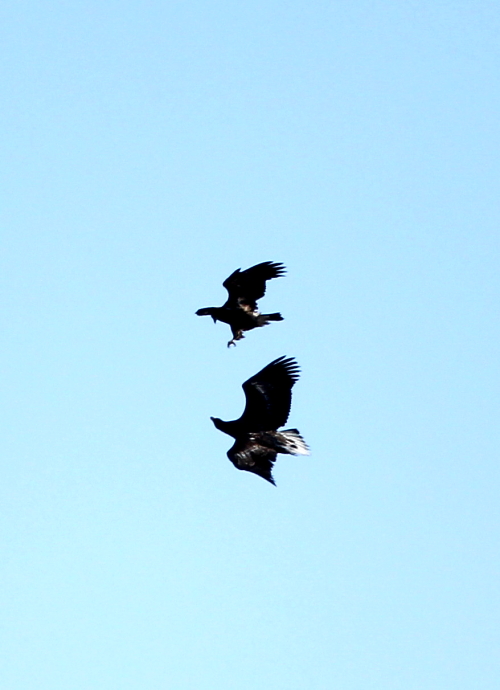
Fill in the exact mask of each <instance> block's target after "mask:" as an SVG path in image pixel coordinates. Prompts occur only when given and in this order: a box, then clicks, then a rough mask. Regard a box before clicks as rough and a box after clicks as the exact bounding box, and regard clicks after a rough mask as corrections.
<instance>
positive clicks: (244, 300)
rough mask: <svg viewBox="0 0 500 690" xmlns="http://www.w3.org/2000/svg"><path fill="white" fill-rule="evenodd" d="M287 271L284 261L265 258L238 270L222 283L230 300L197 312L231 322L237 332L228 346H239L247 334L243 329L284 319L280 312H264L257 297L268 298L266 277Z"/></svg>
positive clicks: (230, 324)
mask: <svg viewBox="0 0 500 690" xmlns="http://www.w3.org/2000/svg"><path fill="white" fill-rule="evenodd" d="M284 274H285V267H284V266H283V264H277V263H273V262H272V261H264V262H263V263H261V264H257V265H256V266H252V267H251V268H247V269H246V271H242V270H241V269H239V268H238V269H237V270H236V271H234V273H231V275H230V276H229V278H226V280H225V281H224V282H223V283H222V285H223V286H224V287H225V288H226V290H227V292H228V298H227V302H226V303H225V304H223V305H222V307H204V308H203V309H198V311H197V312H196V313H197V315H198V316H211V317H212V319H213V320H214V323H216V322H217V321H223V322H224V323H227V324H229V326H230V327H231V332H232V334H233V337H232V339H231V340H230V341H229V342H228V344H227V346H228V347H230V346H231V345H236V341H237V340H241V339H242V338H244V337H245V336H244V335H243V331H251V330H252V329H253V328H259V327H260V326H267V324H268V323H269V322H270V321H283V317H282V316H281V314H279V313H275V314H261V313H260V312H259V310H258V309H257V300H258V299H260V298H261V297H264V294H265V292H266V280H271V278H280V277H281V276H282V275H284Z"/></svg>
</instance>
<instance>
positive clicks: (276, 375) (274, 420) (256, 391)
mask: <svg viewBox="0 0 500 690" xmlns="http://www.w3.org/2000/svg"><path fill="white" fill-rule="evenodd" d="M299 371H300V369H299V366H298V364H297V362H296V361H295V360H294V359H293V357H278V359H275V360H274V361H273V362H271V363H270V364H268V365H267V367H264V369H262V371H259V373H258V374H255V376H252V378H250V379H248V381H245V383H244V384H243V390H244V392H245V396H246V405H245V410H244V412H243V414H242V416H241V418H240V419H239V423H240V424H241V427H242V428H244V429H246V430H247V431H275V430H276V429H278V428H279V427H280V426H283V425H284V424H286V420H287V419H288V415H289V414H290V405H291V403H292V386H293V385H294V383H295V382H296V381H298V378H299Z"/></svg>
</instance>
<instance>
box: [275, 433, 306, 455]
mask: <svg viewBox="0 0 500 690" xmlns="http://www.w3.org/2000/svg"><path fill="white" fill-rule="evenodd" d="M277 436H278V439H279V442H280V445H283V450H284V452H286V453H290V455H309V454H310V451H309V446H308V445H307V443H306V442H305V441H304V439H303V438H302V436H301V435H300V432H299V430H298V429H285V430H284V431H279V432H278V433H277Z"/></svg>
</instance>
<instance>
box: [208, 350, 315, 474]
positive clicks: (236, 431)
mask: <svg viewBox="0 0 500 690" xmlns="http://www.w3.org/2000/svg"><path fill="white" fill-rule="evenodd" d="M298 378H299V367H298V365H297V362H296V361H295V360H294V359H293V358H292V357H288V358H287V357H278V359H275V360H274V361H273V362H271V363H270V364H268V365H267V367H264V369H262V370H261V371H259V373H258V374H255V376H252V377H251V378H249V379H248V381H245V383H244V384H243V391H244V393H245V397H246V405H245V409H244V411H243V414H242V415H241V417H240V418H239V419H236V420H234V421H232V422H224V421H222V419H219V418H218V417H210V419H211V420H212V422H213V423H214V425H215V426H216V428H217V429H219V430H220V431H223V432H224V433H225V434H229V436H232V437H233V438H234V439H235V441H234V444H233V446H232V447H231V448H230V449H229V451H228V453H227V457H228V458H229V459H230V460H231V462H232V463H233V465H234V466H235V467H236V468H237V469H239V470H246V471H247V472H254V473H255V474H258V475H259V476H260V477H263V478H264V479H266V480H267V481H268V482H271V484H275V481H274V479H273V475H272V469H273V465H274V462H275V460H276V455H277V454H278V453H282V454H284V455H309V448H308V446H307V444H306V442H305V441H304V439H303V438H302V436H301V435H300V433H299V431H298V430H297V429H284V430H283V431H278V429H279V428H280V427H281V426H284V425H285V424H286V422H287V420H288V415H289V414H290V406H291V403H292V387H293V385H294V384H295V382H296V381H298Z"/></svg>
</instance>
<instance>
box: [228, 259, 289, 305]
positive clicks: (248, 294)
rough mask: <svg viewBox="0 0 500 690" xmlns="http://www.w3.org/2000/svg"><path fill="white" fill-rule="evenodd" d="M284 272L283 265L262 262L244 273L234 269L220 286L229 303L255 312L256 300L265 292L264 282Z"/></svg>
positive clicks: (278, 276)
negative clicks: (225, 292) (222, 287)
mask: <svg viewBox="0 0 500 690" xmlns="http://www.w3.org/2000/svg"><path fill="white" fill-rule="evenodd" d="M285 272H286V269H285V267H284V266H283V264H279V263H273V262H272V261H264V262H263V263H261V264H257V265H256V266H252V267H251V268H247V269H246V271H241V270H240V269H239V268H238V269H236V271H234V273H231V275H230V276H229V278H226V280H225V281H224V282H223V283H222V285H223V286H224V287H225V288H226V290H227V291H228V293H229V299H228V301H229V302H231V303H233V302H235V303H237V305H238V306H240V307H242V308H244V309H245V308H246V309H247V310H249V311H256V309H257V300H258V299H260V298H261V297H264V294H265V292H266V280H271V278H280V277H281V276H283V275H284V274H285Z"/></svg>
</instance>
